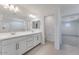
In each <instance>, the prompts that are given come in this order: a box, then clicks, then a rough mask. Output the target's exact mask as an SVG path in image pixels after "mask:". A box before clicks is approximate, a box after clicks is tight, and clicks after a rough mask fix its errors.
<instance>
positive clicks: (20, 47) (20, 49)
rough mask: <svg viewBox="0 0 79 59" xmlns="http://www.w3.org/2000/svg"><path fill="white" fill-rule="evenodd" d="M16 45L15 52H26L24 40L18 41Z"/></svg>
mask: <svg viewBox="0 0 79 59" xmlns="http://www.w3.org/2000/svg"><path fill="white" fill-rule="evenodd" d="M16 44H17V45H16V46H17V53H18V54H20V55H21V54H23V53H25V52H26V41H25V40H23V41H19V43H16Z"/></svg>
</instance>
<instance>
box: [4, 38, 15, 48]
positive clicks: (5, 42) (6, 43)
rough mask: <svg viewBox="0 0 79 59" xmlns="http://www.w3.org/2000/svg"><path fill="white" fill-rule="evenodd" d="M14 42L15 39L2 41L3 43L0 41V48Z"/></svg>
mask: <svg viewBox="0 0 79 59" xmlns="http://www.w3.org/2000/svg"><path fill="white" fill-rule="evenodd" d="M15 42H16V40H15V39H8V40H4V41H2V46H3V45H9V44H12V43H15Z"/></svg>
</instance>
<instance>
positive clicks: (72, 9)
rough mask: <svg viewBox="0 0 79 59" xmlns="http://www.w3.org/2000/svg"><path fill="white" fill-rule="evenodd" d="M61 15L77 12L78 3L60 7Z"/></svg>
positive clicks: (78, 10)
mask: <svg viewBox="0 0 79 59" xmlns="http://www.w3.org/2000/svg"><path fill="white" fill-rule="evenodd" d="M61 14H62V16H67V15H72V14H79V5H78V4H73V5H65V6H63V7H62V8H61Z"/></svg>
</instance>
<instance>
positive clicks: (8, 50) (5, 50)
mask: <svg viewBox="0 0 79 59" xmlns="http://www.w3.org/2000/svg"><path fill="white" fill-rule="evenodd" d="M16 54H17V53H16V45H15V43H14V44H9V45H6V46H2V55H16Z"/></svg>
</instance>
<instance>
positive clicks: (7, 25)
mask: <svg viewBox="0 0 79 59" xmlns="http://www.w3.org/2000/svg"><path fill="white" fill-rule="evenodd" d="M25 30H26V29H25V21H24V20H22V19H17V18H16V19H7V20H1V21H0V32H19V31H25Z"/></svg>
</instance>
